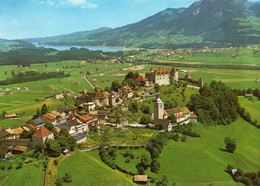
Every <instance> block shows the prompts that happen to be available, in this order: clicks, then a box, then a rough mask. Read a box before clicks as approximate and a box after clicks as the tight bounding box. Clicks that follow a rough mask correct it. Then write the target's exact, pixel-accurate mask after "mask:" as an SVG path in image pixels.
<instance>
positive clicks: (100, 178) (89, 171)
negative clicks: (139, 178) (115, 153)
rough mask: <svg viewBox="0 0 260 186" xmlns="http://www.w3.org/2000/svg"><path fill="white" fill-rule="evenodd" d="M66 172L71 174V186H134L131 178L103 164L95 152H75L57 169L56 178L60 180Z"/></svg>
mask: <svg viewBox="0 0 260 186" xmlns="http://www.w3.org/2000/svg"><path fill="white" fill-rule="evenodd" d="M66 172H68V173H69V174H71V176H72V183H71V184H73V185H111V186H112V185H134V184H133V182H132V176H128V175H126V174H123V173H121V172H120V171H118V170H113V169H111V168H110V167H108V166H107V165H106V164H104V163H103V162H102V161H101V159H100V158H99V155H98V151H97V150H95V151H91V152H79V151H77V153H76V154H75V155H73V156H71V157H69V158H68V159H66V160H64V161H63V162H62V163H61V164H60V166H59V168H58V173H57V178H62V177H63V176H64V174H65V173H66ZM64 185H70V184H67V183H64Z"/></svg>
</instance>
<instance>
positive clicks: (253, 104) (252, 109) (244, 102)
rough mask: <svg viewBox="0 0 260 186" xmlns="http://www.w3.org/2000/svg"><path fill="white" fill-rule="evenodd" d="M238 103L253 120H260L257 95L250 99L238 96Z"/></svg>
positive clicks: (259, 104) (259, 101)
mask: <svg viewBox="0 0 260 186" xmlns="http://www.w3.org/2000/svg"><path fill="white" fill-rule="evenodd" d="M239 103H240V104H241V106H242V107H244V108H245V109H246V111H247V112H249V113H250V114H251V116H252V119H253V120H255V119H256V120H258V122H260V118H259V116H260V100H259V99H258V98H257V97H253V99H252V100H249V99H248V98H245V97H244V96H240V97H239Z"/></svg>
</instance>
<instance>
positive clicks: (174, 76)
mask: <svg viewBox="0 0 260 186" xmlns="http://www.w3.org/2000/svg"><path fill="white" fill-rule="evenodd" d="M178 80H179V74H178V69H177V68H176V67H175V66H173V67H172V70H171V74H170V83H171V84H175V83H177V82H178Z"/></svg>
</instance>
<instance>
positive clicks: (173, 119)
mask: <svg viewBox="0 0 260 186" xmlns="http://www.w3.org/2000/svg"><path fill="white" fill-rule="evenodd" d="M168 119H169V120H171V122H172V123H176V122H177V119H176V116H175V114H171V115H170V116H169V117H168Z"/></svg>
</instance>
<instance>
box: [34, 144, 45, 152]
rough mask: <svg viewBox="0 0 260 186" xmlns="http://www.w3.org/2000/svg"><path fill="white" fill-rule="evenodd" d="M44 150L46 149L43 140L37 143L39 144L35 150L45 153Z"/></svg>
mask: <svg viewBox="0 0 260 186" xmlns="http://www.w3.org/2000/svg"><path fill="white" fill-rule="evenodd" d="M43 151H44V143H43V142H39V143H37V145H36V147H35V152H41V153H43Z"/></svg>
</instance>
